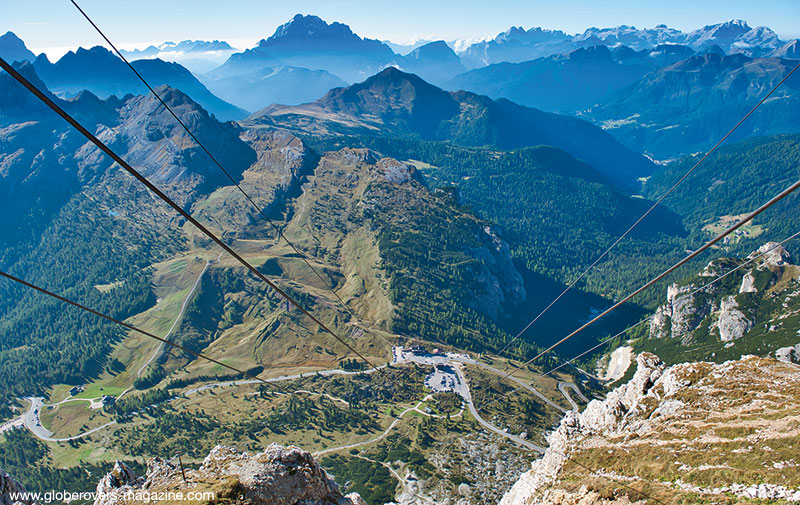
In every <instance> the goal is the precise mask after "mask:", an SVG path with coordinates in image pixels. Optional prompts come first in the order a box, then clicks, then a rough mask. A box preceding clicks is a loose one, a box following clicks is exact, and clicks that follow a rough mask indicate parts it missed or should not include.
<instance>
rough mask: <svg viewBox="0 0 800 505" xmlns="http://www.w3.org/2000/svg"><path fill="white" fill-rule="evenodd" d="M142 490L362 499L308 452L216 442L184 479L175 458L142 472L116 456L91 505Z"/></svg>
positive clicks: (332, 504)
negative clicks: (341, 487)
mask: <svg viewBox="0 0 800 505" xmlns="http://www.w3.org/2000/svg"><path fill="white" fill-rule="evenodd" d="M145 490H146V491H147V492H149V493H151V494H152V493H157V492H183V493H184V494H186V493H189V492H195V493H202V492H213V493H214V495H215V496H216V498H215V499H213V500H212V499H210V500H208V503H211V502H221V501H224V502H227V503H230V504H237V505H366V504H365V502H364V501H363V500H362V499H361V497H360V496H359V495H358V494H356V493H352V494H350V495H347V496H344V495H343V494H342V493H341V491H340V490H339V486H338V485H337V484H336V482H334V481H333V479H331V477H330V476H329V475H328V474H327V473H326V472H325V470H323V469H322V467H321V466H319V463H317V462H316V461H315V460H314V458H313V457H312V456H311V454H310V453H308V452H306V451H303V450H302V449H300V448H298V447H295V446H290V447H282V446H279V445H277V444H272V445H270V446H269V447H267V449H266V450H265V451H264V452H260V453H258V454H250V453H247V452H239V451H237V450H236V449H233V448H231V447H225V446H217V447H215V448H214V449H212V450H211V452H210V453H209V455H208V456H206V458H205V460H203V464H202V465H201V466H200V468H198V469H197V470H186V480H184V479H183V475H182V473H181V469H180V467H179V465H178V464H177V463H176V462H174V461H165V460H162V459H158V458H156V459H153V460H151V461H150V462H149V463H148V467H147V474H146V475H145V476H142V477H137V476H136V475H135V474H134V472H133V471H132V470H131V469H130V468H128V467H127V466H126V465H125V464H124V463H121V462H117V464H116V465H115V466H114V469H113V470H112V471H111V472H110V473H109V474H108V475H106V476H105V477H104V478H103V479H102V480H101V481H100V483H99V484H98V486H97V496H98V497H97V499H96V500H95V505H116V504H123V503H129V497H130V496H136V494H137V492H142V491H145ZM126 495H127V497H128V498H126ZM3 505H5V503H4V504H3Z"/></svg>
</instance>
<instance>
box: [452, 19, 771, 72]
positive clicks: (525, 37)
mask: <svg viewBox="0 0 800 505" xmlns="http://www.w3.org/2000/svg"><path fill="white" fill-rule="evenodd" d="M661 44H681V45H685V46H688V47H690V48H692V49H693V50H695V51H706V50H709V49H710V48H712V47H713V46H717V47H719V48H720V49H721V50H722V51H724V52H725V53H726V54H734V53H743V54H746V55H748V56H754V57H760V56H767V55H770V54H771V53H773V52H775V51H776V50H779V48H780V47H781V46H783V45H784V44H785V42H783V41H781V40H780V39H779V38H778V35H777V34H776V33H775V32H773V31H772V30H770V29H769V28H767V27H765V26H759V27H756V28H751V27H750V26H749V25H748V24H747V23H746V22H745V21H742V20H730V21H727V22H725V23H718V24H714V25H707V26H704V27H703V28H699V29H697V30H694V31H691V32H689V33H684V32H681V31H679V30H676V29H674V28H669V27H667V26H666V25H658V26H656V27H655V28H645V29H638V28H636V27H633V26H625V25H622V26H618V27H616V28H589V29H588V30H586V31H585V32H583V33H582V34H578V35H574V36H570V35H567V34H565V33H564V32H562V31H552V30H543V29H542V28H531V29H529V30H527V31H526V30H524V29H522V28H521V27H512V28H510V29H509V30H507V31H505V32H503V33H501V34H499V35H498V36H497V37H495V38H494V39H492V40H487V41H482V42H478V43H475V44H472V45H470V46H469V47H467V48H466V49H465V50H464V51H463V52H462V53H461V60H462V62H463V63H464V65H465V66H466V67H467V68H470V69H472V68H478V67H483V66H486V65H491V64H493V63H502V62H510V63H520V62H523V61H528V60H533V59H536V58H541V57H545V56H551V55H554V54H565V53H569V52H571V51H574V50H575V49H579V48H581V47H591V46H597V45H605V46H610V47H615V46H619V45H624V46H628V47H630V48H632V49H634V50H637V51H640V50H643V49H653V48H654V47H656V46H658V45H661Z"/></svg>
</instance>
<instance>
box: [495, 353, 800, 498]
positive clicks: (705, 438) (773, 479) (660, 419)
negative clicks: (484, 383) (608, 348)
mask: <svg viewBox="0 0 800 505" xmlns="http://www.w3.org/2000/svg"><path fill="white" fill-rule="evenodd" d="M636 361H637V365H638V369H637V371H636V373H635V374H634V376H633V378H632V379H631V380H630V381H629V382H628V383H627V384H625V385H623V386H620V387H618V388H616V389H615V390H613V391H611V392H610V393H608V396H607V397H606V398H605V399H604V400H593V401H592V402H591V403H589V405H588V406H587V407H586V410H584V412H582V413H580V414H577V413H569V414H567V416H566V417H565V418H564V419H563V420H562V422H561V424H560V425H559V427H558V428H557V429H556V431H555V432H554V433H553V434H552V435H550V437H549V442H550V446H549V448H548V450H547V451H546V453H545V454H544V456H543V457H542V458H541V459H539V460H537V461H534V462H533V464H532V467H531V470H530V471H528V472H527V473H525V474H523V475H522V477H521V478H520V479H519V481H518V482H517V483H516V484H515V485H514V486H513V487H512V488H511V490H509V492H508V493H507V494H506V495H505V496H504V497H503V500H502V501H501V502H500V505H535V504H541V505H545V504H546V505H601V504H602V505H623V504H630V503H641V504H644V503H655V499H657V500H658V502H660V503H665V504H666V503H670V504H672V503H700V502H703V503H705V502H708V503H733V502H736V503H738V502H740V499H741V498H760V499H765V500H787V501H790V502H796V501H800V474H798V472H797V468H796V467H797V461H796V454H797V452H796V445H795V444H796V437H797V436H798V434H800V431H798V427H797V420H798V415H797V413H798V412H800V400H799V399H798V398H800V396H798V394H797V393H798V391H800V366H798V365H795V364H787V363H781V362H779V361H776V360H772V359H764V358H758V357H755V356H745V357H742V358H741V359H739V360H734V361H727V362H725V363H719V364H713V363H706V362H698V363H682V364H678V365H673V366H670V367H668V366H667V365H665V364H664V363H663V362H662V361H661V360H660V359H659V358H658V357H657V356H655V355H654V354H648V353H642V354H640V355H639V356H638V357H637V360H636ZM574 461H577V462H579V464H574V463H573V462H574ZM720 469H723V471H722V472H721V471H720ZM767 469H768V470H767ZM620 482H623V483H625V485H626V486H629V487H623V486H622V485H621V484H620ZM635 489H646V490H647V491H646V492H647V493H648V495H649V496H652V497H655V499H653V500H651V499H646V497H645V496H643V495H641V494H639V493H638V492H637V491H635ZM645 499H646V500H645ZM781 503H782V502H781Z"/></svg>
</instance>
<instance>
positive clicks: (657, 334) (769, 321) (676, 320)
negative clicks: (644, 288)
mask: <svg viewBox="0 0 800 505" xmlns="http://www.w3.org/2000/svg"><path fill="white" fill-rule="evenodd" d="M727 272H730V273H731V274H734V275H726V277H724V278H722V279H720V280H719V281H718V282H714V283H713V284H710V282H711V281H712V280H713V279H715V278H716V277H718V276H720V275H722V274H725V273H727ZM797 277H798V270H797V267H796V266H794V265H792V264H791V263H790V262H789V253H788V252H787V251H786V249H784V248H783V247H782V246H781V245H779V244H777V243H775V242H768V243H766V244H764V245H763V246H761V247H760V248H759V249H758V250H756V251H754V252H753V253H752V254H750V255H749V256H748V257H747V258H746V259H741V258H718V259H715V260H713V261H711V262H710V263H709V264H708V265H707V266H706V267H705V269H703V271H702V272H699V273H698V274H697V275H696V276H694V277H693V278H691V279H689V280H687V281H684V282H681V283H676V284H672V285H671V286H669V288H668V289H667V303H665V304H664V305H662V306H660V307H659V308H658V309H657V310H656V312H655V314H654V315H653V316H652V318H651V319H650V338H662V339H663V338H672V339H676V340H679V341H680V343H681V344H682V345H692V344H693V343H694V342H696V341H698V340H702V339H703V338H705V337H706V336H707V335H711V336H712V337H713V339H714V340H716V341H718V342H724V343H731V342H734V341H736V340H739V339H742V338H743V337H745V336H747V335H748V334H749V333H750V332H751V330H753V329H757V327H758V326H759V324H758V323H761V325H760V326H762V327H763V326H764V325H766V327H767V328H771V327H773V326H774V327H775V328H776V329H777V328H779V327H780V326H781V322H782V321H784V320H785V319H786V318H787V317H789V316H790V315H791V314H792V313H793V312H795V310H796V309H794V308H793V305H794V299H795V298H796V297H797V296H798V292H797V289H796V284H797ZM781 298H782V299H783V303H782V304H781V307H780V308H778V309H777V312H776V313H769V312H767V311H769V310H771V309H770V307H771V305H774V304H775V300H776V299H781ZM790 329H791V328H788V327H787V330H790ZM769 331H770V332H771V331H772V330H769ZM792 343H793V342H792ZM730 345H733V344H730Z"/></svg>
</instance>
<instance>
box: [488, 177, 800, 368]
mask: <svg viewBox="0 0 800 505" xmlns="http://www.w3.org/2000/svg"><path fill="white" fill-rule="evenodd" d="M797 188H800V180H798V181H796V182H795V183H793V184H792V185H791V186H789V187H788V188H786V189H784V190H783V191H781V192H780V193H779V194H778V195H776V196H774V197H772V198H771V199H770V200H769V201H768V202H766V203H765V204H763V205H762V206H760V207H759V208H758V209H756V210H754V211H753V212H751V213H749V214H748V215H747V216H745V217H744V218H742V219H741V220H739V221H738V222H737V223H735V224H734V225H732V226H729V227H728V228H727V229H725V230H724V231H723V232H721V233H720V234H719V235H717V236H716V237H714V238H713V239H711V240H710V241H708V242H706V243H705V244H704V245H703V246H702V247H700V248H699V249H697V250H696V251H694V252H692V253H690V254H688V255H687V256H686V257H685V258H683V259H682V260H680V261H678V262H677V263H675V264H674V265H672V266H671V267H669V268H668V269H666V270H664V271H663V272H662V273H660V274H659V275H657V276H656V277H654V278H652V279H650V280H649V281H647V282H646V283H645V284H644V285H642V286H641V287H639V288H638V289H636V290H635V291H633V292H632V293H630V294H628V295H627V296H625V298H623V299H622V300H620V301H618V302H617V303H615V304H614V305H612V306H611V307H609V308H608V309H606V310H604V311H603V312H602V313H600V314H598V315H597V316H595V317H594V318H592V319H591V320H590V321H588V322H587V323H585V324H583V325H582V326H581V327H580V328H578V329H577V330H575V331H573V332H572V333H570V334H569V335H567V336H566V337H564V338H562V339H561V340H559V341H558V342H556V343H555V344H553V345H551V346H550V347H548V348H547V349H545V350H544V351H542V352H540V353H539V354H537V355H536V356H534V357H533V358H531V359H529V360H528V361H526V362H525V363H523V364H522V365H519V366H518V367H516V368H514V370H512V371H511V372H508V373H507V374H505V375H503V376H502V377H501V378H500V379H498V380H499V381H502V380H503V379H506V378H508V377H511V376H512V375H514V374H516V373H517V372H518V371H520V370H522V368H524V367H526V366H528V365H530V364H531V363H533V362H534V361H536V360H537V359H539V358H540V357H542V356H544V355H545V354H547V353H549V352H550V351H552V350H553V349H555V348H556V347H558V346H559V345H561V344H563V343H564V342H566V341H567V340H569V339H571V338H573V337H574V336H575V335H577V334H578V333H580V332H582V331H583V330H585V329H586V328H588V327H589V326H591V325H593V324H594V323H596V322H597V321H599V320H600V319H602V318H604V317H605V316H607V315H608V314H610V313H611V312H613V311H614V310H616V309H617V308H619V307H620V306H622V305H623V304H625V303H626V302H628V300H630V299H631V298H633V297H635V296H636V295H638V294H639V293H641V292H642V291H644V290H646V289H647V288H649V287H651V286H652V285H653V284H655V283H656V282H658V281H660V280H661V279H663V278H664V277H666V276H667V275H669V274H671V273H672V272H674V271H675V270H677V269H678V268H680V267H682V266H683V265H685V264H686V263H688V262H689V261H691V260H692V259H694V258H696V257H697V256H699V255H700V254H702V253H703V252H705V251H706V250H708V249H710V248H711V247H713V246H714V245H715V244H716V243H717V242H719V241H721V240H722V239H724V238H725V237H727V236H728V235H730V234H731V233H733V232H734V231H736V230H738V229H739V228H741V227H742V226H744V225H745V224H747V223H749V222H750V221H752V220H753V218H755V217H756V216H758V215H759V214H761V213H762V212H764V211H765V210H767V209H769V208H770V207H772V206H773V205H775V204H776V203H778V202H779V201H781V200H783V199H784V198H786V197H787V196H789V195H790V194H792V193H793V192H794V191H796V190H797Z"/></svg>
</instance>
